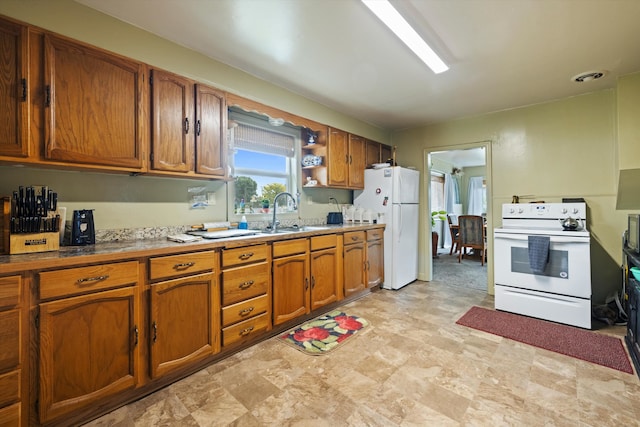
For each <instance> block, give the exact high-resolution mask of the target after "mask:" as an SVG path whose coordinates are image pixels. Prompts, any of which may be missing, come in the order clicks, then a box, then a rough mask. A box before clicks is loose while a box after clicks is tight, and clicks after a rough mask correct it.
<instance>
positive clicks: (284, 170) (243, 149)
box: [229, 111, 300, 215]
mask: <svg viewBox="0 0 640 427" xmlns="http://www.w3.org/2000/svg"><path fill="white" fill-rule="evenodd" d="M229 120H230V123H231V129H230V130H229V144H230V150H229V153H230V159H229V163H230V164H231V175H232V177H233V186H232V190H231V191H230V198H231V199H232V200H230V203H229V206H230V207H231V212H230V213H231V214H232V215H233V214H235V215H247V214H268V213H270V212H272V209H273V199H274V198H275V195H276V194H278V193H280V192H283V191H287V192H289V193H291V194H294V195H295V194H296V191H297V185H296V183H297V164H298V162H297V158H298V157H299V155H298V154H297V152H296V147H298V146H299V145H300V144H299V140H300V128H296V127H292V126H288V125H282V126H272V125H271V124H269V121H268V119H267V118H266V117H262V116H258V115H252V114H250V113H245V112H237V111H231V112H230V114H229ZM279 204H280V205H279V206H278V209H279V210H281V212H285V211H293V210H294V209H293V202H292V201H291V199H289V198H286V199H285V198H281V199H280V201H279Z"/></svg>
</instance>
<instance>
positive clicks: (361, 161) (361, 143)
mask: <svg viewBox="0 0 640 427" xmlns="http://www.w3.org/2000/svg"><path fill="white" fill-rule="evenodd" d="M365 164H366V142H365V140H364V138H362V137H359V136H356V135H352V134H349V168H348V169H349V184H348V187H349V188H364V168H365Z"/></svg>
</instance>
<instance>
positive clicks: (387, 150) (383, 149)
mask: <svg viewBox="0 0 640 427" xmlns="http://www.w3.org/2000/svg"><path fill="white" fill-rule="evenodd" d="M392 156H393V149H392V148H391V147H390V146H388V145H384V144H381V145H380V162H381V163H385V162H386V161H387V160H389V159H391V157H392ZM391 166H393V165H391Z"/></svg>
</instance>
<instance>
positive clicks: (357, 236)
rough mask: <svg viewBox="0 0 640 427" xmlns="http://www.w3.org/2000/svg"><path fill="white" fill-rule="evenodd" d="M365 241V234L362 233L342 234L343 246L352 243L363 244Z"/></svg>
mask: <svg viewBox="0 0 640 427" xmlns="http://www.w3.org/2000/svg"><path fill="white" fill-rule="evenodd" d="M364 240H365V232H364V231H349V232H347V233H344V244H345V245H351V244H353V243H358V242H364Z"/></svg>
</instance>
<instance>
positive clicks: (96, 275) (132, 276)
mask: <svg viewBox="0 0 640 427" xmlns="http://www.w3.org/2000/svg"><path fill="white" fill-rule="evenodd" d="M39 277H40V298H41V299H48V298H55V297H60V296H65V295H74V294H80V293H83V292H91V291H97V290H100V289H107V288H114V287H117V286H124V285H131V284H134V283H137V281H138V262H137V261H128V262H119V263H113V264H101V265H93V266H90V267H78V268H68V269H65V270H55V271H44V272H41V273H39Z"/></svg>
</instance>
